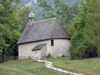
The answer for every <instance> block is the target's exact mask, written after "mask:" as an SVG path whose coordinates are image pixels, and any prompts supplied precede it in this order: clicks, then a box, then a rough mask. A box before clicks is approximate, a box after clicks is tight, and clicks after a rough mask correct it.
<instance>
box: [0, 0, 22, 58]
mask: <svg viewBox="0 0 100 75" xmlns="http://www.w3.org/2000/svg"><path fill="white" fill-rule="evenodd" d="M19 4H20V0H2V1H0V6H2V8H0V28H1V29H0V31H1V32H0V40H1V41H2V42H1V43H0V45H1V46H0V47H1V48H0V50H2V59H4V56H5V55H9V53H10V52H9V50H12V52H13V51H15V50H16V51H17V48H14V47H13V46H14V45H15V46H16V47H17V45H16V41H15V40H14V39H15V38H17V40H18V37H19V35H20V32H19V28H20V23H19V16H18V14H19V11H18V9H20V7H19ZM14 31H16V33H13V32H14ZM17 33H18V34H17ZM15 35H16V37H14V36H15ZM13 43H14V44H13Z"/></svg>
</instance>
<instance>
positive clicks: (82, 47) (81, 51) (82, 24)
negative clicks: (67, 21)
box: [69, 0, 100, 59]
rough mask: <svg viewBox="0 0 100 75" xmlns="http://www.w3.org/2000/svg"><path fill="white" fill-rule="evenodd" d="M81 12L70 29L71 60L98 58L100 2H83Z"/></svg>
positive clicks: (92, 0)
mask: <svg viewBox="0 0 100 75" xmlns="http://www.w3.org/2000/svg"><path fill="white" fill-rule="evenodd" d="M81 5H82V6H81V9H80V10H81V11H82V12H79V15H78V16H77V17H76V19H75V20H74V21H72V26H71V27H70V28H69V31H70V34H71V36H72V39H71V43H72V44H71V47H70V53H71V59H82V58H86V57H96V56H97V54H98V57H99V53H100V50H99V48H100V44H99V42H100V21H99V20H100V19H99V17H100V13H99V12H100V10H99V9H97V10H96V9H95V8H99V7H100V1H99V0H95V1H94V0H86V2H84V1H81Z"/></svg>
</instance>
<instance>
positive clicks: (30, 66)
mask: <svg viewBox="0 0 100 75" xmlns="http://www.w3.org/2000/svg"><path fill="white" fill-rule="evenodd" d="M0 75H69V74H65V73H61V72H58V71H55V70H52V69H49V68H45V67H44V63H40V62H36V61H33V60H30V59H26V60H10V61H6V62H4V63H0Z"/></svg>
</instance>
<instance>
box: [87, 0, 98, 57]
mask: <svg viewBox="0 0 100 75" xmlns="http://www.w3.org/2000/svg"><path fill="white" fill-rule="evenodd" d="M87 2H88V7H87V11H88V13H87V14H86V27H85V38H86V41H87V43H88V44H91V46H94V47H96V49H97V52H98V57H99V56H100V9H96V8H99V7H100V0H95V1H94V0H87Z"/></svg>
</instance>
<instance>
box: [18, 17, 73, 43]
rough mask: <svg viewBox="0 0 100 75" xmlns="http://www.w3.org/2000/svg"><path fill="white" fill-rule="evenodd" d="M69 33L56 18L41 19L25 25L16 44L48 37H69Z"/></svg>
mask: <svg viewBox="0 0 100 75" xmlns="http://www.w3.org/2000/svg"><path fill="white" fill-rule="evenodd" d="M70 38H71V37H70V35H69V34H68V33H67V32H66V30H65V29H64V28H63V27H62V26H61V25H60V23H59V22H58V21H57V19H56V18H52V19H47V20H41V21H37V22H34V23H33V24H32V25H30V26H29V25H27V26H26V28H25V29H24V31H23V33H22V35H21V37H20V38H19V40H18V42H17V44H22V43H28V42H33V41H41V40H48V39H70Z"/></svg>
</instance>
